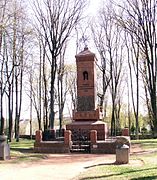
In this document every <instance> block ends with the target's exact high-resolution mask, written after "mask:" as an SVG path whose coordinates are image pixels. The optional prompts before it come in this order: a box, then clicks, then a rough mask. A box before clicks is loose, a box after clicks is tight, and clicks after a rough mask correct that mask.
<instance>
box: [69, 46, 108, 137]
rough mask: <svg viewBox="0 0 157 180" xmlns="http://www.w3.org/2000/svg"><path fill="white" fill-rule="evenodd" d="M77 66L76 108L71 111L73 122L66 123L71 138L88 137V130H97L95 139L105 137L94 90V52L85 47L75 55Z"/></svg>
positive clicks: (105, 131)
mask: <svg viewBox="0 0 157 180" xmlns="http://www.w3.org/2000/svg"><path fill="white" fill-rule="evenodd" d="M75 57H76V66H77V109H76V110H74V111H73V122H72V123H71V124H68V125H66V129H67V130H70V131H71V132H72V140H75V139H77V138H86V139H90V131H91V130H96V131H97V140H105V139H106V137H107V133H108V131H107V125H106V123H104V122H103V121H101V119H102V113H101V112H100V109H99V108H97V92H96V89H97V88H96V81H97V79H96V58H95V54H94V53H92V52H90V51H89V50H88V48H85V49H84V50H83V51H82V52H80V53H79V54H77V55H76V56H75Z"/></svg>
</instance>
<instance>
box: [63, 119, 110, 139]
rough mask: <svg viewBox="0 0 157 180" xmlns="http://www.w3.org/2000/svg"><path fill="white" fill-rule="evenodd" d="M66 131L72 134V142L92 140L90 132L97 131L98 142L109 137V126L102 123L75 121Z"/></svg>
mask: <svg viewBox="0 0 157 180" xmlns="http://www.w3.org/2000/svg"><path fill="white" fill-rule="evenodd" d="M66 129H67V130H70V131H71V132H72V140H76V139H77V138H86V140H90V131H91V130H96V131H97V140H105V139H106V138H107V136H108V129H107V124H106V123H104V122H102V121H90V120H88V121H83V120H81V121H74V122H72V123H71V124H68V125H66Z"/></svg>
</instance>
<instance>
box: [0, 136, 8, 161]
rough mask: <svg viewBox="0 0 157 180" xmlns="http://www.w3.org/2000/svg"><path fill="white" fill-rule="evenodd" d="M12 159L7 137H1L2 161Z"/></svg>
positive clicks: (0, 156)
mask: <svg viewBox="0 0 157 180" xmlns="http://www.w3.org/2000/svg"><path fill="white" fill-rule="evenodd" d="M7 159H10V146H9V144H7V137H6V136H3V135H1V136H0V160H7Z"/></svg>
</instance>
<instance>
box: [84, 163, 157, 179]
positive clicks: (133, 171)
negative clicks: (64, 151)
mask: <svg viewBox="0 0 157 180" xmlns="http://www.w3.org/2000/svg"><path fill="white" fill-rule="evenodd" d="M156 169H157V166H156V167H153V168H145V169H137V170H128V171H125V172H121V173H112V174H108V175H102V176H93V177H85V178H80V180H88V179H91V180H92V179H93V180H94V179H101V178H110V177H112V176H116V177H117V178H118V176H121V175H125V174H129V173H136V172H142V171H148V170H156ZM156 178H157V176H156V175H154V176H148V177H138V178H132V179H131V180H136V179H138V180H139V179H140V180H146V179H156Z"/></svg>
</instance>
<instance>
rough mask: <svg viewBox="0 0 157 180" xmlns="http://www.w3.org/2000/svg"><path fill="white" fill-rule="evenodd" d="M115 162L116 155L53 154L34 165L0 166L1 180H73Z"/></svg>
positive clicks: (25, 163)
mask: <svg viewBox="0 0 157 180" xmlns="http://www.w3.org/2000/svg"><path fill="white" fill-rule="evenodd" d="M114 162H115V155H104V154H103V155H94V154H53V155H48V158H47V159H44V160H40V161H36V162H33V163H27V162H24V163H19V164H11V163H9V164H3V165H0V180H72V179H74V177H76V176H77V175H79V174H80V173H81V172H83V171H85V170H86V169H87V168H88V167H90V166H93V165H98V164H104V163H105V164H111V163H114Z"/></svg>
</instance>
